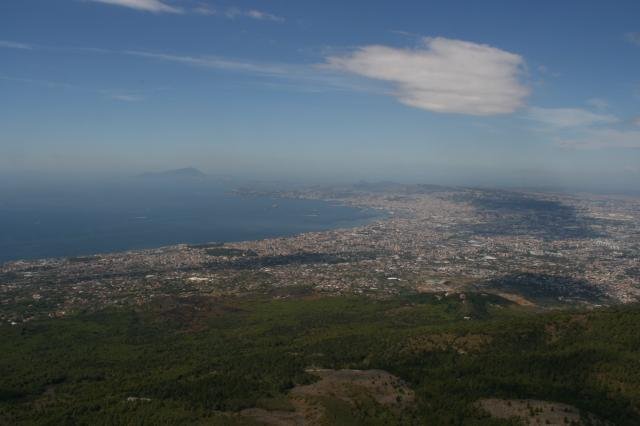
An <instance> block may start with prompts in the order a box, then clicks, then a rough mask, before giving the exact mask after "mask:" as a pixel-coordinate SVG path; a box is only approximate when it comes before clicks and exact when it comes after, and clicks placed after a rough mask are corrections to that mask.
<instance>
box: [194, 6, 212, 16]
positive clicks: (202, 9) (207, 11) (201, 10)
mask: <svg viewBox="0 0 640 426" xmlns="http://www.w3.org/2000/svg"><path fill="white" fill-rule="evenodd" d="M193 11H194V12H195V13H197V14H198V15H205V16H213V15H217V14H218V11H217V10H216V9H214V8H212V7H211V6H209V5H206V4H200V5H198V6H196V7H194V8H193Z"/></svg>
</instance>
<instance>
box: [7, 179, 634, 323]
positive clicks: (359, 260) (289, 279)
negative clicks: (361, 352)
mask: <svg viewBox="0 0 640 426" xmlns="http://www.w3.org/2000/svg"><path fill="white" fill-rule="evenodd" d="M236 193H237V195H238V196H245V197H264V196H268V197H290V198H291V197H293V198H310V199H321V200H327V201H329V202H333V203H340V204H345V205H350V206H355V207H359V208H362V209H367V210H368V211H371V212H372V214H371V216H372V220H371V221H370V222H369V223H367V224H364V225H362V226H359V227H356V228H350V229H336V230H332V231H325V232H310V233H304V234H300V235H297V236H293V237H287V238H275V239H266V240H260V241H244V242H236V243H226V244H223V243H217V242H212V243H210V244H200V245H187V244H182V245H176V246H169V247H162V248H157V249H150V250H139V251H130V252H123V253H112V254H99V255H89V256H83V257H74V258H60V259H42V260H35V261H13V262H8V263H6V264H4V265H3V266H2V267H0V319H1V320H2V321H3V322H5V323H7V322H8V323H11V324H14V325H16V324H19V323H22V322H25V321H30V320H32V319H35V318H40V317H46V316H48V317H51V318H57V317H63V316H66V315H69V314H70V313H73V312H83V311H92V310H96V309H100V308H104V307H107V306H123V305H124V306H132V305H144V304H145V303H147V302H149V301H151V300H155V299H158V298H162V297H166V296H171V297H174V298H181V297H191V296H231V295H243V294H261V295H270V296H272V297H274V298H286V297H291V296H295V295H312V294H325V295H348V294H360V295H370V296H372V297H385V296H390V295H396V294H402V293H438V294H447V293H460V295H461V296H460V297H464V294H465V292H480V293H484V294H487V293H494V294H499V295H501V296H502V297H505V298H507V299H510V300H513V301H515V302H517V303H519V304H523V305H530V306H534V305H540V306H542V305H544V306H545V308H547V309H548V308H553V307H554V306H562V305H565V306H566V305H576V304H579V305H584V306H600V305H612V304H618V303H629V302H633V301H637V300H638V299H639V296H640V260H639V259H640V199H638V198H632V197H626V196H604V195H592V194H560V193H542V192H520V191H506V190H487V189H470V188H450V187H438V186H431V185H398V184H359V185H353V186H345V187H332V188H308V189H301V190H295V191H286V192H284V191H280V192H278V191H265V190H256V189H253V190H249V189H239V190H237V191H236Z"/></svg>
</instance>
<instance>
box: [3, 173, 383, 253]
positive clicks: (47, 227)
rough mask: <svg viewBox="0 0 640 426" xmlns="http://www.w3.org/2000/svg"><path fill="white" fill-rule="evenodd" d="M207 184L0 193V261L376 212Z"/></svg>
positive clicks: (349, 221) (284, 232) (356, 218)
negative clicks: (243, 193)
mask: <svg viewBox="0 0 640 426" xmlns="http://www.w3.org/2000/svg"><path fill="white" fill-rule="evenodd" d="M232 187H233V186H232V185H230V184H225V183H223V182H219V181H215V180H210V179H203V180H186V181H178V182H176V181H171V180H163V179H151V180H145V179H134V178H132V179H123V180H120V181H111V182H108V183H92V184H83V183H78V182H74V183H67V184H64V185H63V184H38V185H33V184H24V185H22V184H21V185H17V184H16V185H8V184H6V185H2V186H1V187H0V263H3V262H6V261H9V260H17V259H36V258H44V257H67V256H81V255H89V254H96V253H106V252H114V251H123V250H131V249H143V248H153V247H160V246H165V245H171V244H178V243H191V244H196V243H206V242H230V241H242V240H253V239H261V238H268V237H277V236H290V235H294V234H297V233H301V232H308V231H321V230H327V229H333V228H338V227H352V226H357V225H361V224H363V223H366V222H368V221H370V220H372V219H373V218H375V217H376V215H377V213H375V212H373V211H367V210H362V209H357V208H352V207H347V206H342V205H337V204H332V203H328V202H323V201H315V200H292V199H279V198H271V197H243V196H238V195H234V194H233V193H232V191H230V190H231V189H232Z"/></svg>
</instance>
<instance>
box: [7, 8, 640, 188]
mask: <svg viewBox="0 0 640 426" xmlns="http://www.w3.org/2000/svg"><path fill="white" fill-rule="evenodd" d="M363 12H364V13H363ZM639 14H640V3H638V2H635V1H621V2H617V3H616V5H615V7H613V6H612V5H611V4H610V3H607V2H604V1H596V0H591V1H586V2H585V1H568V2H562V3H561V4H558V3H557V2H536V3H535V4H533V3H524V2H520V3H516V2H514V3H504V2H499V1H490V2H482V4H475V3H474V4H469V3H465V2H460V3H455V2H454V3H451V2H435V3H429V4H428V5H426V4H423V3H422V2H415V1H405V2H401V3H394V4H393V5H391V4H389V3H386V2H367V7H366V8H365V10H363V8H362V6H361V5H360V4H357V3H349V4H344V3H342V2H323V3H322V4H319V3H318V4H305V5H302V4H291V3H287V2H281V1H274V2H269V3H264V2H252V1H236V2H226V1H225V2H213V1H204V0H203V1H192V0H87V1H79V0H64V1H59V2H50V1H43V0H25V1H6V2H3V3H2V4H1V5H0V28H1V30H0V65H1V66H0V94H1V96H0V128H2V132H0V174H1V175H3V176H5V177H7V178H9V179H21V178H24V176H29V175H42V176H44V177H65V176H66V177H68V176H74V177H76V178H77V179H89V180H90V179H102V178H108V177H114V176H124V175H132V174H137V173H141V172H145V171H153V170H166V169H173V168H179V167H186V166H193V167H197V168H199V169H201V170H203V171H205V172H207V173H211V174H223V175H233V176H240V177H244V178H247V179H258V180H293V181H300V182H353V181H359V180H368V181H376V180H396V181H405V182H424V183H435V184H458V185H500V186H553V187H561V188H563V187H568V188H580V189H593V190H607V191H629V190H633V189H634V188H637V187H640V166H639V165H640V108H639V106H640V105H639V104H640V89H639V88H640V78H638V75H640V26H639V25H638V20H637V19H636V18H637V17H638V16H639ZM523 17H526V19H523Z"/></svg>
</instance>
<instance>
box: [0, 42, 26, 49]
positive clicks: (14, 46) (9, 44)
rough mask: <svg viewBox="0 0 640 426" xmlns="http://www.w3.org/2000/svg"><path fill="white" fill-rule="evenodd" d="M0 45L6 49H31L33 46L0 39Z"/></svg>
mask: <svg viewBox="0 0 640 426" xmlns="http://www.w3.org/2000/svg"><path fill="white" fill-rule="evenodd" d="M0 47H6V48H7V49H27V50H31V49H33V46H31V45H30V44H26V43H18V42H15V41H7V40H0Z"/></svg>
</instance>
